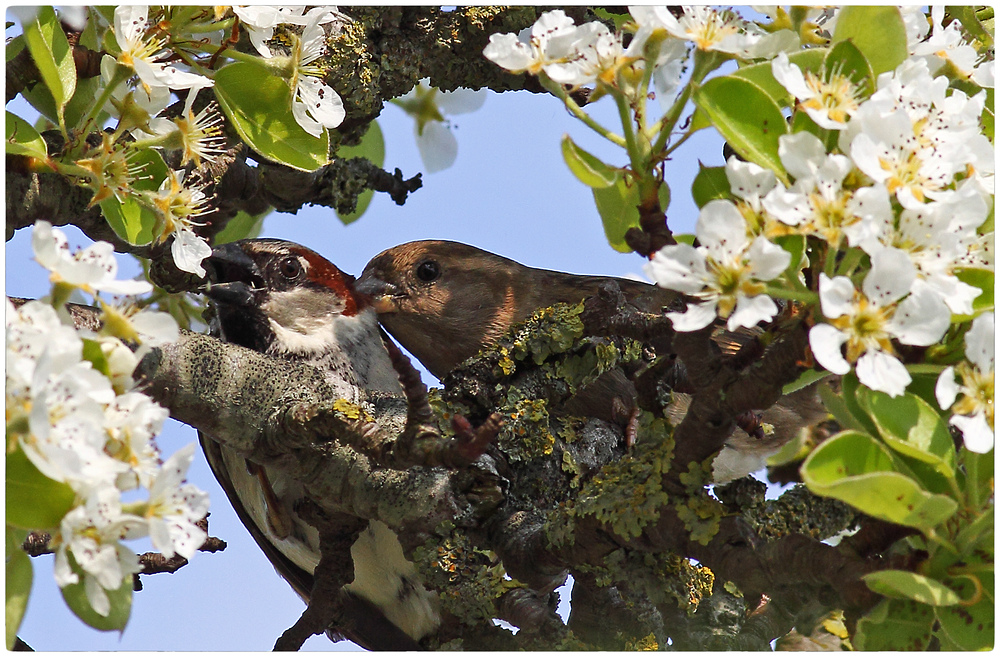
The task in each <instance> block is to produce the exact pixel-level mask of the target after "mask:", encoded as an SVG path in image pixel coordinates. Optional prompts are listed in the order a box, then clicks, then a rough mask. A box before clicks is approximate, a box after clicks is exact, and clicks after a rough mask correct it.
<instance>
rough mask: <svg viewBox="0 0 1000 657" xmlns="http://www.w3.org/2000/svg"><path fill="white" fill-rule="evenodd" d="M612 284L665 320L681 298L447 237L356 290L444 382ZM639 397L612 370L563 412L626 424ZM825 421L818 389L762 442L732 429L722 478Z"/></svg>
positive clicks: (720, 339)
mask: <svg viewBox="0 0 1000 657" xmlns="http://www.w3.org/2000/svg"><path fill="white" fill-rule="evenodd" d="M608 282H614V283H615V284H617V285H618V287H619V288H620V289H621V291H622V293H623V295H624V297H625V300H626V302H627V303H628V304H630V305H632V306H634V307H635V308H636V309H638V310H641V311H644V312H647V313H654V314H660V313H661V312H662V311H663V309H664V308H666V307H668V306H670V305H671V303H673V302H675V301H676V300H677V294H676V293H675V292H672V291H670V290H665V289H663V288H660V287H657V286H655V285H651V284H648V283H642V282H639V281H632V280H627V279H620V278H611V277H604V276H585V275H578V274H567V273H563V272H556V271H549V270H545V269H536V268H533V267H528V266H525V265H522V264H520V263H518V262H515V261H513V260H510V259H509V258H504V257H502V256H499V255H496V254H493V253H490V252H488V251H484V250H482V249H479V248H476V247H474V246H469V245H467V244H461V243H459V242H449V241H443V240H423V241H416V242H408V243H406V244H401V245H399V246H395V247H393V248H391V249H387V250H386V251H383V252H382V253H380V254H378V255H377V256H375V257H374V258H372V259H371V260H370V261H369V262H368V264H367V265H365V268H364V271H363V273H362V275H361V277H360V278H359V279H358V281H357V285H356V287H357V289H358V290H359V291H361V292H364V293H366V294H368V295H371V297H372V299H373V306H374V308H375V310H376V311H377V312H378V319H379V322H381V324H382V326H384V327H385V328H386V330H387V331H389V333H390V334H392V336H393V337H394V338H395V339H396V340H397V341H399V343H400V344H401V345H403V347H405V348H406V349H407V350H408V351H409V352H410V353H412V354H413V355H414V356H416V358H417V359H418V360H419V361H420V362H421V363H423V364H424V366H425V367H427V369H428V370H429V371H430V372H431V374H433V375H434V376H436V377H438V378H442V377H443V376H444V375H445V374H447V373H448V372H449V371H450V370H452V369H453V368H454V367H455V366H457V365H458V364H460V363H461V362H462V361H464V360H466V359H468V358H471V357H472V356H475V355H476V354H477V353H479V351H481V350H482V349H484V348H486V347H489V346H490V345H492V344H494V343H495V342H496V341H497V340H498V339H499V338H500V337H501V336H503V335H504V334H505V333H507V332H508V331H509V330H510V329H511V327H513V326H514V325H515V324H518V323H519V322H523V321H524V320H526V319H527V318H528V317H530V316H531V314H532V313H533V312H534V311H535V310H537V309H539V308H544V307H546V306H551V305H553V304H556V303H578V302H580V301H582V300H584V299H586V298H588V297H591V296H594V295H596V294H598V293H599V291H600V290H601V289H602V286H605V285H606V284H607V283H608ZM757 333H758V332H755V331H752V330H741V331H738V332H735V333H730V332H725V331H722V330H719V331H717V332H716V335H715V337H714V340H715V342H716V344H718V345H719V346H720V347H721V348H722V350H723V352H727V353H735V352H736V351H738V350H739V348H740V347H741V346H742V345H743V344H744V343H746V342H748V341H749V340H750V339H752V338H753V337H754V336H755V335H756V334H757ZM609 375H610V376H609ZM675 399H676V400H677V401H676V403H675V404H674V405H673V406H672V407H671V408H669V409H668V416H669V417H670V418H671V420H673V421H674V422H679V420H680V419H681V418H683V416H684V413H685V412H686V410H687V401H688V398H686V396H684V395H675ZM635 400H636V389H635V387H634V385H633V384H632V382H631V381H630V380H629V379H628V378H627V377H626V376H625V375H624V373H623V372H622V370H620V369H615V370H611V371H610V372H608V373H606V374H605V375H603V376H602V377H601V378H600V379H598V381H596V382H595V383H593V384H591V386H588V388H586V389H584V390H583V391H582V392H581V393H579V394H578V395H577V397H576V398H574V399H571V400H569V402H568V403H567V405H566V407H565V408H564V409H563V410H565V411H566V412H569V413H579V414H587V415H596V416H597V417H601V418H602V419H611V420H616V421H620V420H622V419H623V417H624V418H626V419H627V417H628V414H629V411H630V410H631V409H632V408H633V407H634V406H635ZM573 402H577V403H576V404H575V405H574V404H573ZM622 409H624V413H623V412H622ZM825 416H826V411H825V410H824V409H823V406H822V404H821V403H820V402H819V400H818V399H817V398H816V395H815V390H814V389H811V390H808V391H807V392H805V393H802V394H799V395H796V396H795V397H791V398H785V399H782V400H781V401H779V402H778V404H776V405H775V406H774V407H772V409H769V410H768V411H766V412H765V413H764V416H763V422H765V423H769V424H772V425H774V426H775V431H774V432H773V433H771V434H770V435H769V436H767V437H766V438H765V439H763V440H761V439H757V438H755V437H753V436H750V435H747V434H746V433H745V432H743V431H741V430H739V429H738V430H737V431H736V432H734V434H733V436H731V437H730V439H729V441H728V443H727V447H726V448H725V449H723V451H722V453H721V455H720V456H719V457H718V458H717V459H716V472H715V474H716V481H717V482H718V483H723V482H725V481H729V480H730V479H734V478H736V477H740V476H743V475H745V474H749V473H750V472H753V471H755V470H757V469H760V468H761V467H763V465H764V460H765V459H766V458H767V456H769V455H770V454H773V453H774V452H776V451H777V450H778V448H780V447H781V445H783V444H784V443H786V442H788V440H791V438H793V437H794V436H795V435H796V434H797V432H798V430H799V429H800V428H802V427H804V426H808V425H811V424H814V423H816V422H819V421H820V420H822V419H823V418H824V417H825Z"/></svg>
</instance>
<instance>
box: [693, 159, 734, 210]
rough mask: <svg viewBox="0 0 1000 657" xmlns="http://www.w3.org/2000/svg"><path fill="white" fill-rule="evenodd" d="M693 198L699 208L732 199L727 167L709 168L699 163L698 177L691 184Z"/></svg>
mask: <svg viewBox="0 0 1000 657" xmlns="http://www.w3.org/2000/svg"><path fill="white" fill-rule="evenodd" d="M691 196H692V197H694V202H695V205H697V206H698V207H699V208H703V207H705V204H706V203H708V202H709V201H713V200H715V199H718V198H721V199H726V198H730V196H732V194H731V192H730V187H729V178H727V177H726V167H707V166H705V165H704V164H702V163H701V162H699V163H698V175H696V176H695V177H694V182H693V183H691Z"/></svg>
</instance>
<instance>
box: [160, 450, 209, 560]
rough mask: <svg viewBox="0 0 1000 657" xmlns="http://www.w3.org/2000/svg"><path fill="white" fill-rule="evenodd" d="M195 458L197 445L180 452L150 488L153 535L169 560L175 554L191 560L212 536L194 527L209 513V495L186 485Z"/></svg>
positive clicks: (190, 485)
mask: <svg viewBox="0 0 1000 657" xmlns="http://www.w3.org/2000/svg"><path fill="white" fill-rule="evenodd" d="M193 457H194V443H191V444H190V445H187V446H186V447H183V448H181V449H179V450H177V452H175V453H174V454H173V455H172V456H171V457H170V458H169V459H167V461H166V463H164V464H163V467H162V469H161V470H160V472H159V473H158V474H157V475H156V479H154V481H153V484H152V486H150V489H149V506H148V510H147V511H146V518H147V520H148V521H149V536H150V538H151V539H152V541H153V545H155V546H156V547H157V549H159V550H160V552H162V553H163V556H165V557H166V558H168V559H169V558H170V557H172V556H174V554H179V555H181V556H182V557H184V558H185V559H190V558H191V556H192V555H193V554H194V553H195V552H196V551H197V550H198V548H199V547H201V545H202V544H203V543H204V542H205V539H206V538H207V536H208V535H207V534H206V533H205V532H204V531H203V530H202V529H201V528H199V527H197V526H196V525H195V524H194V523H196V522H197V521H199V520H201V519H202V518H204V517H205V514H206V513H207V512H208V495H207V494H206V493H204V492H203V491H200V490H198V489H197V488H196V487H195V486H194V485H192V484H182V482H183V481H184V476H185V475H186V474H187V470H188V467H189V466H190V465H191V460H192V458H193Z"/></svg>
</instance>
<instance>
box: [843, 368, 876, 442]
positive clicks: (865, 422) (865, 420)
mask: <svg viewBox="0 0 1000 657" xmlns="http://www.w3.org/2000/svg"><path fill="white" fill-rule="evenodd" d="M862 387H864V386H862V385H861V382H860V381H858V376H857V374H855V373H854V372H853V371H852V372H848V373H847V374H845V375H844V376H843V377H842V378H841V379H840V393H841V395H842V396H843V398H844V403H845V404H847V408H848V410H849V411H850V412H851V414H852V415H853V416H854V417H856V418H858V421H859V422H861V425H862V426H863V427H864V429H863V430H864V432H865V433H867V434H868V435H871V436H877V435H878V427H876V426H875V423H874V422H872V421H871V418H870V417H868V413H866V412H865V409H863V408H861V404H859V403H858V390H860V389H861V388H862Z"/></svg>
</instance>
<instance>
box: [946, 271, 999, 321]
mask: <svg viewBox="0 0 1000 657" xmlns="http://www.w3.org/2000/svg"><path fill="white" fill-rule="evenodd" d="M955 278H957V279H958V280H960V281H962V282H963V283H966V284H968V285H971V286H973V287H978V288H979V289H980V290H982V291H983V293H982V294H980V295H979V296H978V297H976V298H975V299H973V300H972V310H973V312H974V314H975V315H978V314H979V313H981V312H984V311H986V310H993V304H994V301H993V299H994V297H993V295H994V294H995V286H996V274H995V273H994V272H993V270H991V269H979V268H974V267H963V268H958V269H955ZM971 318H972V316H971V315H956V316H955V317H953V318H952V319H953V320H957V321H965V320H967V319H971Z"/></svg>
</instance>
